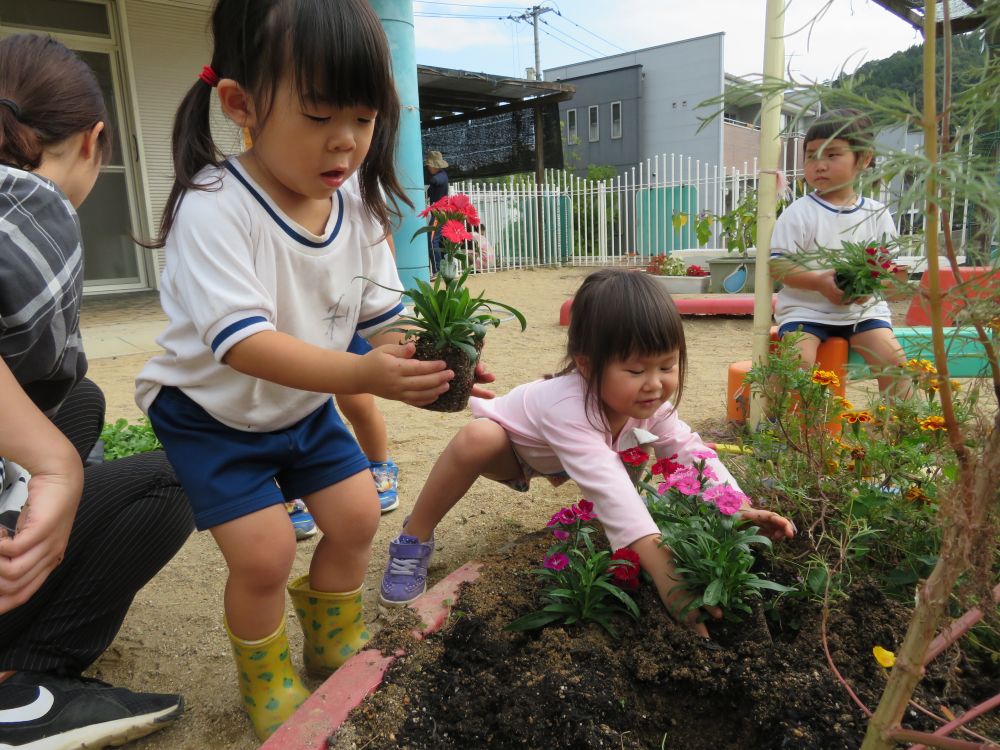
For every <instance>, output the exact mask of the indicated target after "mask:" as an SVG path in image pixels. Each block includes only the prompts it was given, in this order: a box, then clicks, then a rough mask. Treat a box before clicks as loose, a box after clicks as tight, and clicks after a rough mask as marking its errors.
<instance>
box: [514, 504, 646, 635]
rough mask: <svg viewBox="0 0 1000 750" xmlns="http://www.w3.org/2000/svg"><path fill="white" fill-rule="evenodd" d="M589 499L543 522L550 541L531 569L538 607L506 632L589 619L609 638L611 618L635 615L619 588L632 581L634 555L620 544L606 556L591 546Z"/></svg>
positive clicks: (630, 585) (628, 586)
mask: <svg viewBox="0 0 1000 750" xmlns="http://www.w3.org/2000/svg"><path fill="white" fill-rule="evenodd" d="M593 509H594V506H593V503H591V502H589V501H587V500H581V501H580V502H579V503H577V504H576V505H573V506H572V507H570V508H562V509H560V510H559V511H557V512H556V513H555V514H554V515H553V516H552V518H551V519H550V520H549V523H548V526H549V528H551V529H552V535H553V536H554V537H555V539H556V541H555V543H554V544H553V545H552V546H551V547H550V548H549V550H548V552H547V553H546V555H545V558H544V560H543V562H542V567H541V568H539V569H538V570H535V571H533V572H534V573H535V574H536V575H537V576H539V578H541V579H542V581H543V582H544V584H545V588H544V590H543V592H542V600H543V601H544V602H545V604H544V606H543V607H542V608H541V609H539V610H538V611H537V612H532V613H530V614H527V615H524V616H523V617H519V618H518V619H516V620H514V621H513V622H512V623H510V624H509V625H508V626H507V630H533V629H535V628H541V627H544V626H546V625H549V624H552V623H555V622H562V623H564V624H565V625H573V624H574V623H578V622H581V623H585V622H595V623H597V624H598V625H600V626H601V627H602V628H604V629H605V630H606V631H608V633H610V634H611V635H612V636H614V637H617V631H616V630H615V627H614V625H613V624H612V622H611V618H612V617H613V616H615V615H617V614H625V615H628V616H629V617H631V618H632V619H635V620H637V619H639V608H638V607H637V606H636V604H635V602H634V601H633V600H632V597H631V596H629V595H628V594H627V593H626V591H625V589H628V590H634V589H635V588H636V586H637V585H638V576H639V565H638V555H636V554H635V553H634V552H632V550H630V549H627V548H623V549H621V550H618V551H616V552H615V553H614V554H612V553H611V552H610V551H608V550H597V549H595V547H594V542H593V540H592V539H591V536H592V535H593V534H594V528H593V527H592V526H589V525H588V523H587V522H588V521H592V520H594V519H595V518H596V517H595V516H594V514H593Z"/></svg>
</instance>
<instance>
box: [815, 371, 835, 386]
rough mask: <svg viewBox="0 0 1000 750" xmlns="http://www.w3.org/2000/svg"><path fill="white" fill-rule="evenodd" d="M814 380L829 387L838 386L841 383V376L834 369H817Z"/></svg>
mask: <svg viewBox="0 0 1000 750" xmlns="http://www.w3.org/2000/svg"><path fill="white" fill-rule="evenodd" d="M812 382H814V383H818V384H819V385H825V386H826V387H827V388H836V387H837V386H839V385H840V378H838V377H837V373H835V372H833V370H816V371H814V372H813V374H812Z"/></svg>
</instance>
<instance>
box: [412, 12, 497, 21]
mask: <svg viewBox="0 0 1000 750" xmlns="http://www.w3.org/2000/svg"><path fill="white" fill-rule="evenodd" d="M413 15H414V16H419V17H420V18H485V19H490V20H493V21H504V20H506V18H507V17H506V16H496V15H492V16H488V15H485V14H478V13H444V12H437V11H430V12H420V13H417V12H414V14H413Z"/></svg>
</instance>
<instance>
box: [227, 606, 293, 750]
mask: <svg viewBox="0 0 1000 750" xmlns="http://www.w3.org/2000/svg"><path fill="white" fill-rule="evenodd" d="M226 632H227V633H228V634H229V641H230V643H232V646H233V656H234V657H235V659H236V668H237V670H238V672H239V685H240V695H241V696H242V698H243V707H244V708H245V709H246V712H247V714H249V716H250V721H251V722H253V729H254V733H255V734H256V735H257V739H259V740H262V741H263V740H266V739H267V738H268V737H270V736H271V735H272V734H273V733H274V731H275V730H276V729H277V728H278V727H280V726H281V724H282V723H283V722H284V721H285V719H287V718H288V717H289V716H291V715H292V714H293V713H294V712H295V709H296V708H298V707H299V706H300V705H301V704H302V702H303V701H304V700H305V699H306V698H308V697H309V691H308V690H307V689H306V687H305V685H303V684H302V681H301V680H300V679H299V676H298V675H297V674H296V673H295V670H294V668H293V667H292V662H291V660H290V659H289V658H288V638H287V636H286V635H285V620H284V618H282V620H281V625H279V626H278V629H277V630H276V631H274V633H272V634H271V635H269V636H268V637H267V638H265V639H263V640H262V641H252V642H247V641H244V640H241V639H240V638H238V637H236V636H235V635H233V632H232V631H231V630H230V629H229V624H228V623H227V624H226Z"/></svg>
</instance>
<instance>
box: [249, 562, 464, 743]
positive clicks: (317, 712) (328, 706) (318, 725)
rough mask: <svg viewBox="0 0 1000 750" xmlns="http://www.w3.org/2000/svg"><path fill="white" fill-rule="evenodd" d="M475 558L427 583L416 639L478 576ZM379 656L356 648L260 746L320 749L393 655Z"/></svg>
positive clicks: (436, 624) (417, 606) (439, 622)
mask: <svg viewBox="0 0 1000 750" xmlns="http://www.w3.org/2000/svg"><path fill="white" fill-rule="evenodd" d="M481 567H482V564H481V563H478V562H469V563H466V564H465V565H463V566H461V567H460V568H456V569H455V570H453V571H452V572H451V573H449V574H448V575H447V576H445V577H444V578H442V579H441V580H440V581H438V582H437V583H436V584H435V585H434V586H433V587H431V588H430V589H429V590H428V591H427V593H426V594H424V595H423V596H421V597H420V598H419V599H417V601H415V602H413V604H411V605H409V606H410V609H412V610H413V611H414V612H416V614H417V616H418V617H419V618H420V626H419V627H418V628H416V629H414V630H413V637H414V638H416V639H418V640H421V639H423V638H425V637H427V636H428V635H430V634H431V633H434V632H436V631H438V630H440V629H441V627H442V626H443V625H444V623H445V621H446V620H447V619H448V615H449V613H450V612H451V607H452V605H453V604H454V603H455V599H456V598H457V597H458V588H459V586H461V585H462V584H463V583H469V582H472V581H475V580H476V579H477V578H479V570H480V568H481ZM404 653H405V652H404V651H402V650H400V651H397V652H396V654H395V655H393V656H382V654H380V653H379V652H378V651H376V650H374V649H367V650H365V651H360V652H358V653H357V654H355V655H354V656H352V657H351V658H350V659H348V660H347V663H345V664H344V666H342V667H341V668H340V669H338V670H337V671H336V672H334V673H333V674H332V675H330V677H329V678H327V680H326V682H324V683H323V684H322V685H320V686H319V688H317V690H316V692H314V693H313V694H312V695H311V696H309V699H308V700H307V701H306V702H305V703H303V704H302V705H301V706H299V709H298V711H296V712H295V713H294V714H292V716H291V717H290V718H289V719H288V720H287V721H286V722H285V723H284V724H282V725H281V727H280V728H279V729H278V731H277V732H275V733H274V734H272V735H271V737H270V738H268V740H267V741H266V742H265V743H264V744H263V745H261V747H260V750H326V747H327V745H326V740H327V737H329V736H330V735H331V734H333V732H334V731H335V730H336V729H337V728H339V727H340V725H341V724H343V723H344V721H345V720H346V719H347V715H348V714H349V713H350V712H351V710H353V709H354V708H356V707H357V706H358V705H360V704H361V701H363V700H364V699H365V696H367V695H369V694H371V693H373V692H374V691H375V690H376V689H377V688H378V686H379V685H380V684H382V678H383V677H384V676H385V673H386V670H388V669H389V665H390V664H392V662H393V660H394V659H395V658H396V657H397V656H402V655H403V654H404Z"/></svg>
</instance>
